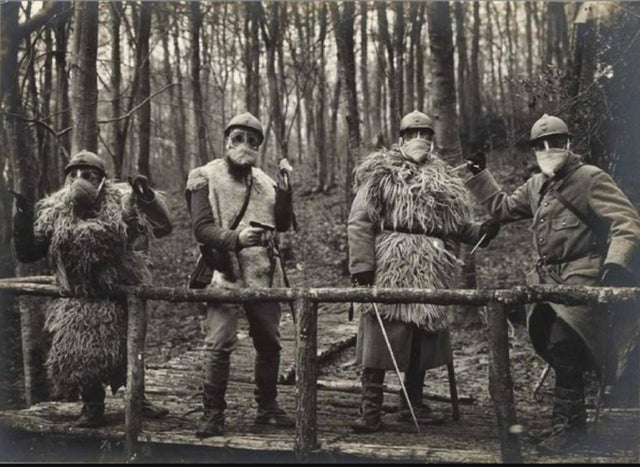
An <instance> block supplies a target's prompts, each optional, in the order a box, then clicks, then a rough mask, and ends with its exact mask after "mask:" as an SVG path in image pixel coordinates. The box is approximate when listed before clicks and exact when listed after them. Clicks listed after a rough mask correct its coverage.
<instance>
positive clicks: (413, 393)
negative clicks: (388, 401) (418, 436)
mask: <svg viewBox="0 0 640 467" xmlns="http://www.w3.org/2000/svg"><path fill="white" fill-rule="evenodd" d="M425 374H426V372H425V371H424V370H420V371H412V370H409V371H407V372H405V376H404V385H405V389H406V390H407V394H408V395H409V400H410V401H411V407H412V408H413V412H414V414H415V416H416V419H417V420H418V423H421V424H425V425H433V424H438V423H442V422H444V421H445V420H446V417H445V416H444V415H440V414H437V413H435V412H434V411H433V409H432V408H431V407H429V405H427V404H425V403H424V402H423V401H422V398H423V396H424V391H423V382H424V377H425ZM398 398H399V402H398V415H397V418H398V421H400V422H403V423H404V422H409V423H413V417H412V416H411V411H410V410H409V406H408V405H407V399H406V397H405V395H404V393H403V392H402V389H400V392H399V393H398Z"/></svg>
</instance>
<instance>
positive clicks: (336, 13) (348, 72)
mask: <svg viewBox="0 0 640 467" xmlns="http://www.w3.org/2000/svg"><path fill="white" fill-rule="evenodd" d="M330 8H331V19H332V22H333V28H334V32H335V35H336V45H337V48H338V74H339V76H340V81H341V82H342V83H343V84H342V86H343V87H342V93H343V96H344V98H345V104H346V105H345V109H346V114H347V115H346V118H347V131H348V144H347V158H346V164H345V172H346V174H347V176H346V181H345V197H346V202H347V206H350V205H351V202H352V201H353V193H352V190H351V181H352V177H353V174H352V173H351V171H352V168H353V158H354V152H356V151H358V150H359V148H360V144H361V141H360V125H359V123H360V119H359V118H358V94H357V89H356V58H355V50H354V49H355V45H354V38H353V36H354V20H355V3H353V2H346V3H344V4H343V5H342V12H341V11H340V8H339V6H338V5H337V4H335V3H331V4H330Z"/></svg>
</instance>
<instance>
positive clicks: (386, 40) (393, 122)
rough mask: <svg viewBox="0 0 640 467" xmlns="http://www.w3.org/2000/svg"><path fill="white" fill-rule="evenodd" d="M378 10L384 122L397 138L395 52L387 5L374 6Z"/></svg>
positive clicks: (398, 120)
mask: <svg viewBox="0 0 640 467" xmlns="http://www.w3.org/2000/svg"><path fill="white" fill-rule="evenodd" d="M376 8H377V9H378V34H379V35H380V42H381V44H380V45H381V49H383V50H386V51H387V61H386V65H387V68H386V76H387V89H388V93H389V116H388V118H387V119H385V121H387V122H388V123H389V127H390V130H389V131H390V132H391V134H390V135H389V136H390V137H391V138H397V137H398V132H399V128H400V119H401V118H402V116H401V115H400V106H401V103H399V100H398V89H397V88H396V82H397V80H396V66H395V50H394V47H393V44H392V43H391V36H390V35H389V22H388V20H387V5H386V4H385V3H384V2H380V3H378V4H377V5H376Z"/></svg>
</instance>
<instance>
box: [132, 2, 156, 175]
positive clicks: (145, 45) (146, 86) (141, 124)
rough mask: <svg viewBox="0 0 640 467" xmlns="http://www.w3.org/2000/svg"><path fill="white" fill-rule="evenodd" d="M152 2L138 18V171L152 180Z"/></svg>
mask: <svg viewBox="0 0 640 467" xmlns="http://www.w3.org/2000/svg"><path fill="white" fill-rule="evenodd" d="M151 6H152V3H151V2H141V3H140V15H139V17H138V28H137V30H138V31H137V38H138V46H137V49H136V66H137V68H139V69H140V85H139V86H138V93H137V94H138V99H137V100H138V106H139V112H138V143H139V149H138V171H139V172H140V173H141V174H143V175H146V176H147V177H149V178H151V173H150V170H149V151H150V143H151V100H150V94H151V76H150V68H151V65H150V62H149V36H150V35H151Z"/></svg>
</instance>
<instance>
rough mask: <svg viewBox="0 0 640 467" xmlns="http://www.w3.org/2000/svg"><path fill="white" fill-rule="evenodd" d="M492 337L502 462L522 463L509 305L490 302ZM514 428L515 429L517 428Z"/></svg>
mask: <svg viewBox="0 0 640 467" xmlns="http://www.w3.org/2000/svg"><path fill="white" fill-rule="evenodd" d="M487 334H488V340H489V393H490V394H491V399H492V400H493V403H494V406H495V410H496V416H497V419H498V433H499V435H500V447H501V450H502V462H503V463H509V464H514V463H522V453H521V451H520V439H519V438H518V433H519V430H518V428H517V427H516V425H517V424H518V422H517V419H516V408H515V403H514V399H513V380H512V379H511V369H510V368H509V335H508V331H507V306H506V305H504V304H502V303H498V304H494V305H491V306H490V307H489V310H488V313H487ZM514 427H515V428H514Z"/></svg>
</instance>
